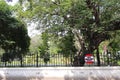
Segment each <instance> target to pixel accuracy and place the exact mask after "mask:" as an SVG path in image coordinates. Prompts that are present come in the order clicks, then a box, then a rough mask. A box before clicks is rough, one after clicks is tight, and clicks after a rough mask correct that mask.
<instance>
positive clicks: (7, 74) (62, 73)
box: [0, 67, 120, 80]
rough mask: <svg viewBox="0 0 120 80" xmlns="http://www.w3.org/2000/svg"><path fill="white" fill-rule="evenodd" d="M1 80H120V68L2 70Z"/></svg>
mask: <svg viewBox="0 0 120 80" xmlns="http://www.w3.org/2000/svg"><path fill="white" fill-rule="evenodd" d="M0 80H120V67H41V68H40V67H38V68H37V67H36V68H0Z"/></svg>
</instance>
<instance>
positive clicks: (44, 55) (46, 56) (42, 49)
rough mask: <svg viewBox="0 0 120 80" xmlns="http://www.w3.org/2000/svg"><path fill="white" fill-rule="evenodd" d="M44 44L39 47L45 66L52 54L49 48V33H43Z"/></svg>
mask: <svg viewBox="0 0 120 80" xmlns="http://www.w3.org/2000/svg"><path fill="white" fill-rule="evenodd" d="M41 37H42V41H43V42H42V44H41V45H40V46H39V49H40V57H42V58H43V60H44V62H45V64H47V62H48V61H49V60H50V53H49V46H48V41H49V35H48V32H47V31H46V32H43V33H42V36H41Z"/></svg>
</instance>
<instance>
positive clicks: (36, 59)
mask: <svg viewBox="0 0 120 80" xmlns="http://www.w3.org/2000/svg"><path fill="white" fill-rule="evenodd" d="M36 67H38V52H37V56H36Z"/></svg>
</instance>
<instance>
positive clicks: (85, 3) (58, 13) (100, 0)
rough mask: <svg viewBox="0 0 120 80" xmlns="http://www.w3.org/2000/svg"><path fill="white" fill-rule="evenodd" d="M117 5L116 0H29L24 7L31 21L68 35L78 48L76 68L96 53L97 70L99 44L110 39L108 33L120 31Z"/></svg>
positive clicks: (119, 10) (53, 31)
mask: <svg viewBox="0 0 120 80" xmlns="http://www.w3.org/2000/svg"><path fill="white" fill-rule="evenodd" d="M119 4H120V1H118V0H110V1H109V0H74V1H73V0H64V1H62V0H54V1H52V0H47V1H46V0H43V1H42V0H41V1H39V0H38V1H32V0H30V5H28V6H27V7H29V8H28V10H29V9H30V8H31V11H30V12H31V13H32V14H33V18H34V20H37V21H38V22H39V25H42V28H43V27H44V28H45V29H46V28H47V29H48V28H49V30H52V31H50V32H51V33H53V34H55V35H58V34H59V33H61V34H64V32H66V31H67V32H69V31H72V33H73V34H74V36H76V37H77V40H78V42H79V45H80V46H81V47H80V49H79V51H81V52H79V53H81V56H82V57H81V59H82V60H81V61H83V62H80V64H82V65H84V56H85V54H86V53H87V52H89V53H93V51H94V50H96V55H97V61H98V66H100V57H99V48H98V47H99V44H100V43H101V42H103V41H105V40H108V39H110V38H111V34H110V32H111V31H115V30H119V29H120V15H119V12H120V9H119V8H120V6H119ZM26 11H27V10H26ZM40 27H41V26H40ZM58 36H60V35H58Z"/></svg>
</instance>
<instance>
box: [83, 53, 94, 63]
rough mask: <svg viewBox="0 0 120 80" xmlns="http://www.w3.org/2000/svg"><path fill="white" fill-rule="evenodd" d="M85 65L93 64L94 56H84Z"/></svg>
mask: <svg viewBox="0 0 120 80" xmlns="http://www.w3.org/2000/svg"><path fill="white" fill-rule="evenodd" d="M85 63H86V64H93V63H94V56H93V55H92V54H90V53H88V54H86V55H85Z"/></svg>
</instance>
